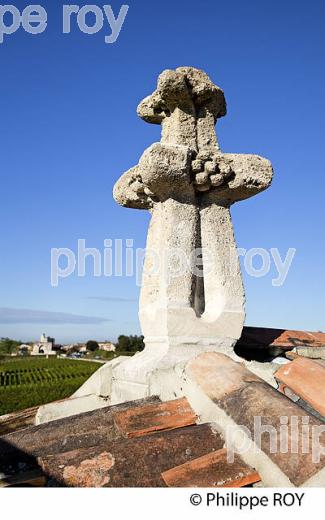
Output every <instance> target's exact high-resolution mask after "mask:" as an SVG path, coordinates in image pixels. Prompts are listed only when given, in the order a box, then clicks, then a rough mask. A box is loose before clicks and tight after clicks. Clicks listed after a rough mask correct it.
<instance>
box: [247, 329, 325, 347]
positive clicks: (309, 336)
mask: <svg viewBox="0 0 325 520" xmlns="http://www.w3.org/2000/svg"><path fill="white" fill-rule="evenodd" d="M253 344H255V345H265V346H278V347H282V348H284V349H285V348H288V349H292V348H294V347H296V346H300V345H301V346H312V347H316V346H320V347H321V346H325V333H324V332H308V331H301V330H286V329H269V328H263V327H244V329H243V333H242V336H241V338H240V340H239V341H238V345H242V346H244V345H247V346H252V345H253Z"/></svg>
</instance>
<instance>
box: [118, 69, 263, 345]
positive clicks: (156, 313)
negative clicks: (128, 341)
mask: <svg viewBox="0 0 325 520" xmlns="http://www.w3.org/2000/svg"><path fill="white" fill-rule="evenodd" d="M138 114H139V116H140V117H141V118H142V119H144V120H145V121H147V122H149V123H154V124H161V126H162V137H161V141H160V142H159V143H155V144H153V145H152V146H150V147H149V148H148V149H147V150H146V151H145V152H144V154H143V155H142V157H141V159H140V161H139V164H138V165H137V166H134V167H133V168H131V169H130V170H129V171H127V172H126V173H125V174H124V175H123V176H122V177H121V178H120V179H119V181H118V182H117V183H116V185H115V188H114V198H115V200H116V201H117V202H118V203H119V204H121V205H122V206H126V207H130V208H138V209H149V210H150V211H151V213H152V218H151V223H150V227H149V232H148V240H147V249H148V250H151V251H155V252H156V253H157V255H158V256H160V257H161V259H163V258H165V257H166V250H167V249H168V248H176V247H178V248H180V249H181V250H182V251H183V253H184V254H185V255H186V256H188V257H190V256H191V254H192V252H193V250H195V249H197V248H202V264H203V265H202V274H201V273H197V272H196V273H193V272H187V273H182V274H180V275H179V276H168V273H169V271H170V272H174V271H173V270H175V265H173V263H171V265H168V266H167V268H166V269H165V271H164V276H163V275H162V273H161V272H160V273H153V272H152V262H153V260H152V257H151V255H150V254H147V257H146V260H145V266H144V276H143V284H142V290H141V297H140V313H139V314H140V321H141V326H142V330H143V333H144V336H145V341H146V346H147V348H148V346H149V345H150V344H155V345H156V346H157V345H158V344H159V345H162V344H163V345H165V347H166V348H169V346H172V345H174V346H175V345H176V346H178V347H179V346H180V345H184V346H185V345H187V346H188V345H193V344H195V345H197V346H199V347H202V349H208V350H211V349H213V348H214V346H218V345H222V346H233V345H234V343H235V341H236V340H237V339H238V337H239V336H240V334H241V331H242V326H243V322H244V316H245V314H244V290H243V286H242V280H241V275H240V268H239V263H238V258H237V254H236V243H235V239H234V234H233V229H232V223H231V217H230V212H229V207H230V206H231V204H233V203H234V202H237V201H239V200H243V199H246V198H248V197H251V196H253V195H256V194H257V193H259V192H261V191H263V190H265V189H266V188H267V187H268V186H269V185H270V183H271V180H272V175H273V171H272V166H271V163H270V162H269V161H268V160H267V159H264V158H262V157H259V156H257V155H246V154H225V153H222V152H221V150H220V148H219V144H218V140H217V136H216V132H215V123H216V121H217V119H218V118H220V117H222V116H224V115H225V114H226V102H225V98H224V94H223V92H222V90H221V89H220V88H219V87H217V86H216V85H214V84H213V83H212V82H211V80H210V79H209V77H208V76H207V75H206V74H205V73H204V72H203V71H200V70H198V69H194V68H191V67H181V68H178V69H176V70H175V71H173V70H166V71H164V72H163V73H162V74H161V75H160V76H159V78H158V84H157V89H156V90H155V91H154V92H153V94H151V95H150V96H148V97H147V98H145V99H144V100H143V101H142V102H141V103H140V105H139V107H138ZM208 253H209V254H208ZM208 256H209V258H208ZM208 260H209V261H208ZM162 261H163V260H162ZM230 261H232V262H233V265H232V272H231V273H230V272H229V263H230ZM208 267H209V268H208ZM146 273H149V274H146ZM166 273H167V276H166Z"/></svg>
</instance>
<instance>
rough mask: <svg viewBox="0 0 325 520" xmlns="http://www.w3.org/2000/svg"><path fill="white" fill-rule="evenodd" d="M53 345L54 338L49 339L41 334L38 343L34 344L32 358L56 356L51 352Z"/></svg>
mask: <svg viewBox="0 0 325 520" xmlns="http://www.w3.org/2000/svg"><path fill="white" fill-rule="evenodd" d="M54 343H55V339H54V338H50V337H49V336H46V335H45V334H42V335H41V339H40V341H38V342H37V343H34V345H33V350H32V352H31V355H32V356H41V355H44V356H54V355H55V354H56V353H55V352H54V350H53V347H54Z"/></svg>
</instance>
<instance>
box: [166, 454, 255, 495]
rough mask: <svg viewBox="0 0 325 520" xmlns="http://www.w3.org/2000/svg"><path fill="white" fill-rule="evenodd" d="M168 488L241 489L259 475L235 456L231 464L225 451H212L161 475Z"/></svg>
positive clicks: (253, 482)
mask: <svg viewBox="0 0 325 520" xmlns="http://www.w3.org/2000/svg"><path fill="white" fill-rule="evenodd" d="M162 478H163V479H164V481H165V482H166V484H167V486H170V487H193V488H194V487H223V488H224V487H243V486H248V485H252V484H255V483H256V482H258V481H260V480H261V479H260V476H259V474H258V473H257V472H256V471H254V470H253V469H252V468H251V467H250V466H248V465H247V464H245V462H244V461H243V460H242V459H241V458H240V457H239V455H235V457H234V460H233V462H231V464H230V463H229V462H228V461H227V450H226V448H223V449H222V450H218V451H213V452H212V453H208V455H203V457H199V458H198V459H194V460H192V461H190V462H186V463H185V464H182V465H181V466H178V467H176V468H172V469H170V470H169V471H165V472H164V473H163V474H162Z"/></svg>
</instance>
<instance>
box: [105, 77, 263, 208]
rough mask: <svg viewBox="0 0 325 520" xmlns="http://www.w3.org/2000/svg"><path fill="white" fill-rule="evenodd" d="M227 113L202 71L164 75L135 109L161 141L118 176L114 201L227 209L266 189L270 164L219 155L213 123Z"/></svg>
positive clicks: (247, 157)
mask: <svg viewBox="0 0 325 520" xmlns="http://www.w3.org/2000/svg"><path fill="white" fill-rule="evenodd" d="M225 114H226V101H225V97H224V93H223V91H222V90H221V89H220V88H219V87H218V86H216V85H214V84H213V83H212V81H211V80H210V79H209V77H208V76H207V74H205V73H204V72H203V71H201V70H198V69H195V68H192V67H180V68H178V69H176V70H175V71H174V70H165V71H164V72H162V73H161V74H160V76H159V78H158V83H157V89H156V90H155V91H154V92H153V93H152V94H151V95H150V96H148V97H146V98H145V99H144V100H143V101H142V102H141V103H140V105H139V106H138V115H139V116H140V117H141V118H142V119H144V120H145V121H146V122H149V123H154V124H161V126H162V137H161V142H160V143H156V144H154V145H152V146H151V147H149V148H148V149H147V150H146V151H145V152H144V154H143V156H142V157H141V159H140V162H139V164H138V165H137V166H135V167H133V168H131V170H129V171H128V172H126V174H124V176H123V177H121V179H120V180H119V182H118V183H117V184H116V186H115V188H114V197H115V199H116V201H117V202H118V203H119V204H121V205H123V206H128V207H131V208H139V209H150V208H151V207H153V205H154V204H155V203H156V202H162V201H163V200H166V199H168V198H170V197H171V198H175V199H176V200H180V201H182V200H183V201H185V200H186V201H195V200H196V201H200V203H202V202H203V203H204V202H205V201H206V202H208V203H212V202H218V203H223V204H228V205H230V204H232V203H234V202H236V201H237V200H241V199H245V198H248V197H250V196H252V195H255V194H256V193H258V192H260V191H263V190H264V189H266V188H267V187H268V186H269V184H270V182H271V179H272V168H271V164H270V162H269V161H267V160H266V159H263V158H261V157H258V156H255V155H254V156H253V155H237V154H222V153H221V151H220V148H219V144H218V139H217V136H216V132H215V123H216V121H217V119H218V118H220V117H223V116H224V115H225ZM203 194H205V196H204V197H203ZM202 197H203V198H202Z"/></svg>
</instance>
